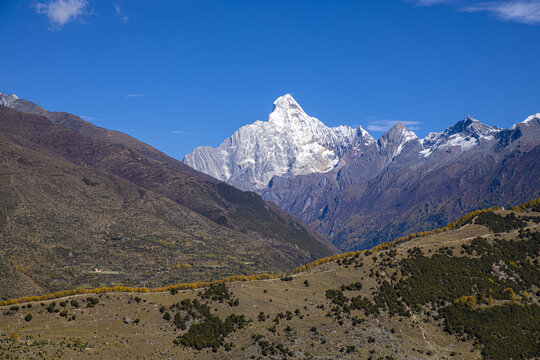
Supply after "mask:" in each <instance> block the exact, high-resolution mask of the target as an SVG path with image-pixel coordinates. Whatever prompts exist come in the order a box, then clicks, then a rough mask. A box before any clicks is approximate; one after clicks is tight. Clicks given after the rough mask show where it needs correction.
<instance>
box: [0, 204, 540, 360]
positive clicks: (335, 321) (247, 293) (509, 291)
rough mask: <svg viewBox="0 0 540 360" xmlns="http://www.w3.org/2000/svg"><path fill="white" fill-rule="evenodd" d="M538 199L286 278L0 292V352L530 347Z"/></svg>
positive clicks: (508, 352) (539, 276)
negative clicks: (26, 295) (32, 297)
mask: <svg viewBox="0 0 540 360" xmlns="http://www.w3.org/2000/svg"><path fill="white" fill-rule="evenodd" d="M538 203H539V202H538V201H536V205H534V204H533V205H531V206H529V207H527V208H525V209H524V211H520V212H517V213H516V212H511V211H500V210H499V211H485V212H482V213H479V214H476V215H475V216H471V217H469V218H467V219H464V221H462V223H461V226H460V227H458V228H456V229H453V230H449V231H444V232H441V233H437V234H434V235H429V236H424V237H420V238H416V239H413V240H410V241H407V242H402V243H399V244H393V245H390V246H384V247H380V248H379V249H373V250H371V251H361V252H354V253H349V254H343V255H336V256H334V257H331V258H327V259H323V260H319V261H318V262H317V263H315V264H312V265H310V266H307V267H303V268H301V269H299V271H297V272H296V273H295V274H294V275H292V276H287V277H283V278H281V279H271V280H258V281H246V282H232V283H221V284H215V285H213V286H210V287H205V288H200V289H196V290H181V291H177V290H175V288H172V289H171V291H167V292H164V291H158V292H151V293H148V292H131V293H129V292H105V293H101V294H100V293H96V294H86V295H75V296H69V297H63V298H57V299H54V300H53V299H49V300H38V301H34V302H32V303H27V302H22V303H15V304H10V305H7V306H3V307H0V357H2V358H18V357H20V358H36V357H39V358H42V359H60V358H62V359H63V358H65V359H69V358H77V359H95V358H107V359H116V358H122V359H123V358H147V359H168V358H182V359H372V360H373V359H377V360H389V359H422V360H425V359H491V360H506V359H535V358H538V357H539V356H540V344H539V343H538V339H539V336H540V333H539V331H540V330H539V329H540V306H539V297H540V292H539V289H540V267H539V263H538V261H539V256H540V241H539V240H540V232H539V230H540V226H539V223H540V207H539V206H538ZM306 268H307V270H306ZM132 290H133V291H136V289H132Z"/></svg>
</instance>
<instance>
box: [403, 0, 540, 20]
mask: <svg viewBox="0 0 540 360" xmlns="http://www.w3.org/2000/svg"><path fill="white" fill-rule="evenodd" d="M405 1H408V2H413V3H414V4H415V5H417V6H434V5H441V4H453V5H454V6H455V8H456V9H457V10H458V11H463V12H470V13H487V14H489V15H491V16H493V17H495V18H497V19H499V20H501V21H513V22H517V23H522V24H528V25H540V0H504V1H502V0H501V1H467V0H405Z"/></svg>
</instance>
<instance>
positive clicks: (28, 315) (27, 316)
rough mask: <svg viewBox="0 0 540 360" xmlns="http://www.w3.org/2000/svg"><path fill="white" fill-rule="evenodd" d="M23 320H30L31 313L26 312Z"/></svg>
mask: <svg viewBox="0 0 540 360" xmlns="http://www.w3.org/2000/svg"><path fill="white" fill-rule="evenodd" d="M24 320H26V321H32V314H26V316H25V317H24Z"/></svg>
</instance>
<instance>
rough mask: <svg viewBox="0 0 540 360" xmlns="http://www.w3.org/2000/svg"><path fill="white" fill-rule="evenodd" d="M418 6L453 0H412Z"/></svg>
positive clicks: (451, 0) (445, 2)
mask: <svg viewBox="0 0 540 360" xmlns="http://www.w3.org/2000/svg"><path fill="white" fill-rule="evenodd" d="M412 2H414V3H415V4H416V5H418V6H433V5H440V4H447V3H451V2H453V0H412Z"/></svg>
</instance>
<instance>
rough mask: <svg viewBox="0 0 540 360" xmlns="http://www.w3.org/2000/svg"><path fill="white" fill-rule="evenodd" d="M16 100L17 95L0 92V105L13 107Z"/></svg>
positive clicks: (17, 98)
mask: <svg viewBox="0 0 540 360" xmlns="http://www.w3.org/2000/svg"><path fill="white" fill-rule="evenodd" d="M17 100H19V97H18V96H17V95H15V94H11V95H8V94H3V93H0V105H2V106H7V107H13V105H14V103H15V102H16V101H17Z"/></svg>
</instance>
